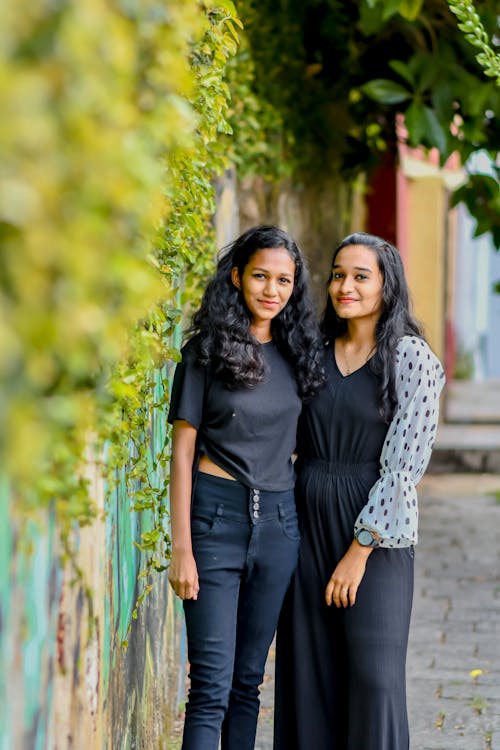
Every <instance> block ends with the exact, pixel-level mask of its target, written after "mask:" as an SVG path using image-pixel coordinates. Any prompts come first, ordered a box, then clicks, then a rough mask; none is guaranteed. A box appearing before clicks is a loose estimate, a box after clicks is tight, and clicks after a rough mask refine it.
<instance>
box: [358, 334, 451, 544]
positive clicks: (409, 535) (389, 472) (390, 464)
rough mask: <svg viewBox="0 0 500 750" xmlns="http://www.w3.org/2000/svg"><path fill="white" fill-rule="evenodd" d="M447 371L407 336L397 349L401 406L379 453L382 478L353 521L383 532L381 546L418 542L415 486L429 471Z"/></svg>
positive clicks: (419, 341) (422, 343)
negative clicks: (440, 396)
mask: <svg viewBox="0 0 500 750" xmlns="http://www.w3.org/2000/svg"><path fill="white" fill-rule="evenodd" d="M444 382H445V378H444V371H443V368H442V367H441V363H440V362H439V360H438V359H437V357H436V356H435V355H434V354H433V352H432V351H431V350H430V348H429V346H428V345H427V344H426V343H425V341H422V339H419V338H417V337H416V336H404V337H403V338H402V339H401V341H400V342H399V344H398V348H397V353H396V392H397V397H398V406H397V409H396V413H395V415H394V418H393V420H392V422H391V424H390V425H389V429H388V430H387V436H386V439H385V442H384V446H383V448H382V455H381V457H380V465H381V470H380V479H379V480H378V481H377V482H376V483H375V484H374V485H373V487H372V488H371V490H370V494H369V496H368V502H367V504H366V505H365V507H364V508H363V509H362V511H361V513H360V514H359V516H358V518H357V520H356V523H355V527H354V529H355V532H356V531H358V529H361V528H364V529H370V530H371V531H375V532H377V533H378V534H379V539H380V541H379V546H380V547H409V546H410V545H412V544H416V543H417V541H418V503H417V491H416V486H415V485H416V484H417V483H418V482H419V481H420V479H421V478H422V476H423V475H424V473H425V470H426V468H427V465H428V463H429V460H430V457H431V453H432V448H433V446H434V441H435V437H436V429H437V424H438V419H439V395H440V393H441V391H442V389H443V386H444Z"/></svg>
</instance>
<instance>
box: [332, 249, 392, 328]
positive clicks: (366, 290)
mask: <svg viewBox="0 0 500 750" xmlns="http://www.w3.org/2000/svg"><path fill="white" fill-rule="evenodd" d="M383 284H384V277H383V275H382V272H381V270H380V268H379V264H378V259H377V254H376V253H375V251H374V250H372V249H371V248H369V247H366V246H365V245H347V246H346V247H343V248H342V249H341V250H339V252H338V253H337V255H336V257H335V260H334V263H333V267H332V280H331V282H330V286H329V287H328V292H329V294H330V299H331V300H332V304H333V307H334V309H335V312H336V313H337V315H338V317H339V318H344V319H346V320H357V319H359V318H373V321H374V323H376V322H377V320H378V319H379V317H380V314H381V312H382V288H383Z"/></svg>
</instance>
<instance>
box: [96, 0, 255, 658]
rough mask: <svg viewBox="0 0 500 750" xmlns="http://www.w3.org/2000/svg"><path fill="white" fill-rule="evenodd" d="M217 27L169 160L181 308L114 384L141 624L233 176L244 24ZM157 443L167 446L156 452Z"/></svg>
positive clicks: (211, 29)
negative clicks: (183, 365) (196, 314)
mask: <svg viewBox="0 0 500 750" xmlns="http://www.w3.org/2000/svg"><path fill="white" fill-rule="evenodd" d="M207 21H208V23H207V27H206V30H205V34H204V36H203V37H202V38H201V39H200V40H199V41H198V42H197V43H196V44H195V45H194V46H193V48H192V51H191V55H190V59H191V68H192V71H193V75H194V87H193V93H192V96H191V97H190V99H189V103H190V105H191V106H192V108H193V111H194V113H195V114H196V122H197V125H196V130H195V133H194V137H193V139H192V142H191V144H190V145H189V147H187V148H185V149H178V150H177V151H176V153H175V154H172V155H170V156H169V158H168V159H167V169H168V173H169V177H170V188H169V202H170V212H169V216H168V221H167V222H166V223H165V225H164V226H163V227H162V228H161V231H160V232H159V234H158V238H157V243H156V250H155V257H154V262H155V265H156V267H157V268H158V270H159V272H160V273H161V275H162V277H163V279H164V281H165V282H166V284H167V287H168V289H169V290H170V292H171V295H173V299H172V301H170V302H166V301H165V300H163V301H162V303H161V304H159V305H158V306H156V307H155V308H153V309H152V310H151V311H150V313H149V315H148V318H147V320H144V321H143V322H142V323H141V325H140V326H139V327H138V329H137V331H136V336H135V338H134V341H133V346H134V354H133V356H132V357H131V358H130V360H129V361H128V363H127V365H125V364H122V365H121V366H120V368H119V369H118V371H117V372H116V374H115V376H114V377H113V378H112V380H111V382H110V388H111V390H112V393H113V396H114V399H115V410H114V418H113V419H112V421H111V424H110V425H109V426H108V428H107V431H105V432H104V433H103V437H107V436H108V437H109V438H110V440H109V445H110V450H109V452H108V456H107V462H106V463H107V470H108V474H107V476H108V487H109V490H110V491H113V490H114V489H115V488H116V481H117V480H118V481H121V480H122V478H123V479H124V481H125V486H126V489H127V494H128V495H129V497H130V498H131V501H132V509H133V510H134V511H135V512H140V513H142V514H144V516H145V523H143V527H144V525H145V526H146V529H145V530H143V531H142V533H141V541H140V542H135V544H136V546H137V547H138V549H139V550H140V551H141V552H142V553H144V556H143V566H142V569H141V571H140V572H139V581H140V582H141V587H140V592H139V595H138V598H137V601H136V604H135V607H134V610H133V613H132V618H133V619H136V618H137V616H138V610H139V607H140V605H141V604H142V603H143V601H144V598H145V597H146V596H147V595H148V594H149V593H150V592H151V590H152V588H153V582H152V576H153V575H154V573H161V572H163V571H164V570H165V568H166V566H167V561H168V559H169V557H170V537H169V534H168V479H169V460H170V452H169V451H170V449H169V437H170V430H169V428H168V426H167V411H168V395H169V383H170V380H171V374H172V371H171V365H172V364H173V363H174V362H176V361H178V360H179V357H180V352H179V348H178V344H179V342H178V341H174V339H176V338H177V337H178V333H179V331H178V324H179V322H180V319H181V309H180V308H181V307H182V308H184V310H185V313H186V312H187V311H188V310H189V307H193V306H195V305H196V304H197V302H198V300H199V297H200V295H201V291H202V289H203V282H204V280H205V278H206V276H207V274H208V273H209V272H210V271H211V270H212V268H213V261H214V254H215V237H214V229H213V224H212V217H213V215H214V212H215V189H214V176H215V175H217V174H221V173H222V172H223V170H224V169H225V168H226V167H228V166H229V160H228V155H227V152H226V150H225V149H224V146H223V140H222V135H223V134H226V135H227V134H230V133H231V128H230V126H229V124H228V122H227V119H226V113H227V110H228V106H229V99H230V95H229V89H228V86H227V83H226V82H225V80H224V76H225V70H226V65H227V62H228V60H229V59H230V58H231V57H232V56H233V55H234V54H235V52H236V48H237V44H238V32H237V29H238V28H241V22H240V20H239V19H238V18H237V16H236V14H235V12H234V7H233V5H232V3H228V2H222V3H221V2H219V3H217V5H216V6H215V7H210V8H208V9H207ZM153 433H154V435H155V436H156V437H157V438H158V436H160V438H159V442H158V443H157V444H156V446H154V447H153V446H152V444H151V439H152V434H153ZM123 467H124V475H123V473H122V469H123ZM129 629H130V626H129ZM124 645H127V641H124Z"/></svg>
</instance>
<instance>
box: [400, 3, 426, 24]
mask: <svg viewBox="0 0 500 750" xmlns="http://www.w3.org/2000/svg"><path fill="white" fill-rule="evenodd" d="M423 4H424V0H403V1H402V2H400V3H399V8H398V10H399V13H400V14H401V15H402V16H403V18H406V20H407V21H415V19H416V18H417V16H418V15H419V13H420V11H421V10H422V6H423Z"/></svg>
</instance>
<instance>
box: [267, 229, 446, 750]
mask: <svg viewBox="0 0 500 750" xmlns="http://www.w3.org/2000/svg"><path fill="white" fill-rule="evenodd" d="M328 292H329V297H328V301H327V306H326V311H325V314H324V317H323V320H322V329H323V332H324V334H325V335H326V337H327V338H328V343H327V345H326V348H325V359H324V364H325V369H326V372H327V386H326V388H324V389H323V390H322V391H321V392H320V393H319V394H318V395H317V396H316V397H315V398H314V399H313V401H312V402H311V403H310V404H308V405H307V406H306V408H305V410H304V413H303V416H302V419H301V422H300V425H299V449H298V453H299V459H298V466H297V473H298V479H297V490H296V494H297V502H298V509H299V517H300V519H301V532H302V539H301V545H300V553H299V562H298V566H297V569H296V572H295V574H294V576H293V578H292V583H291V587H290V590H289V593H288V595H287V599H286V603H285V606H284V609H283V613H282V616H281V619H280V625H279V628H278V642H277V662H276V717H275V744H274V747H275V750H310V749H311V748H314V750H407V748H408V747H409V731H408V718H407V710H406V687H405V665H406V650H407V642H408V630H409V624H410V614H411V605H412V596H413V562H414V545H415V544H416V542H417V519H418V511H417V496H416V490H415V484H416V483H417V482H418V481H419V480H420V478H421V477H422V475H423V473H424V471H425V469H426V466H427V464H428V461H429V458H430V454H431V450H432V445H433V443H434V438H435V431H436V425H437V421H438V408H439V394H440V391H441V389H442V386H443V384H444V374H443V371H442V368H441V365H440V363H439V361H438V360H437V359H436V357H435V356H434V354H433V353H432V352H431V350H430V349H429V347H428V345H427V344H426V342H425V340H424V338H423V335H422V332H421V330H420V328H419V326H418V324H417V323H416V322H415V320H414V319H413V317H412V315H411V313H410V308H409V296H408V290H407V285H406V281H405V277H404V271H403V266H402V262H401V259H400V256H399V253H398V251H397V250H396V248H395V247H393V246H392V245H391V244H390V243H388V242H385V241H384V240H382V239H380V238H378V237H375V236H373V235H368V234H364V233H357V234H354V235H350V236H349V237H347V238H346V239H345V240H344V241H343V242H342V243H341V245H340V246H339V248H338V249H337V250H336V252H335V254H334V256H333V261H332V270H331V275H330V280H329V287H328Z"/></svg>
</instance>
